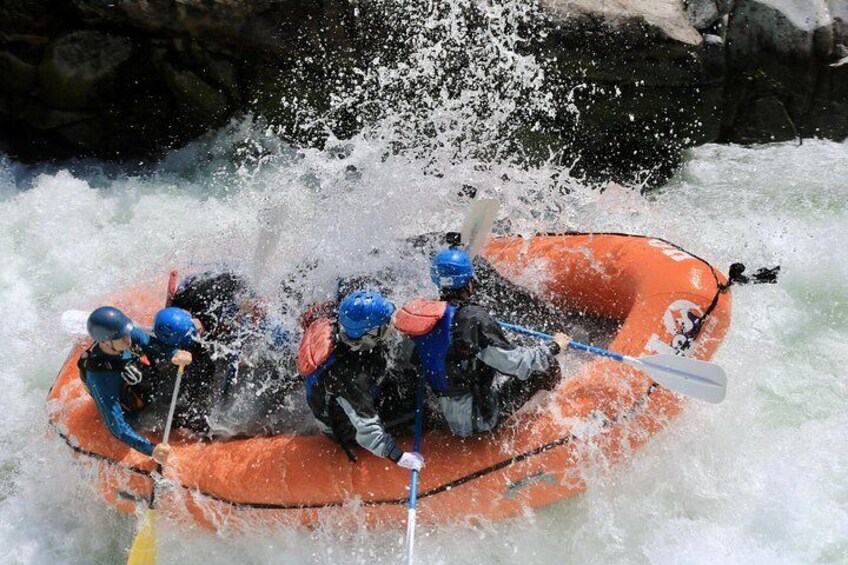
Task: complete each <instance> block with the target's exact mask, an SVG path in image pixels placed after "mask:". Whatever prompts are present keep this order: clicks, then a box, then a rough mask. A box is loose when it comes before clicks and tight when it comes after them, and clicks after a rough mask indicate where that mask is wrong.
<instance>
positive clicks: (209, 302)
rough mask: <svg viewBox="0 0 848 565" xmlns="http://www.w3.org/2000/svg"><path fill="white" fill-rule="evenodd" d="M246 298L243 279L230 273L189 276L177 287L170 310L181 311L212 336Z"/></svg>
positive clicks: (245, 286) (245, 287)
mask: <svg viewBox="0 0 848 565" xmlns="http://www.w3.org/2000/svg"><path fill="white" fill-rule="evenodd" d="M247 294H248V288H247V282H246V281H245V279H244V277H242V276H241V275H238V274H236V273H233V272H229V271H225V272H222V273H212V272H206V273H201V274H198V275H190V276H188V277H186V279H185V280H184V281H183V282H182V284H180V286H179V288H178V289H177V292H176V293H175V295H174V299H173V301H172V302H171V305H172V306H176V307H177V308H182V309H183V310H187V311H188V312H190V313H191V315H192V316H193V317H195V318H197V319H198V320H200V323H201V324H203V327H204V328H205V329H206V331H208V332H214V331H216V330H217V329H218V327H219V326H220V325H221V323H222V322H224V321H226V320H227V319H228V318H229V317H231V316H232V315H233V314H234V313H235V312H236V311H237V310H238V308H239V305H240V303H241V301H242V299H243V298H244V297H245V296H246V295H247Z"/></svg>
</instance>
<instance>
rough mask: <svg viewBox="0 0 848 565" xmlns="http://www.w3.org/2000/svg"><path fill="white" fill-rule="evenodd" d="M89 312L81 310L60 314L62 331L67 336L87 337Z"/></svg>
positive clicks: (66, 311)
mask: <svg viewBox="0 0 848 565" xmlns="http://www.w3.org/2000/svg"><path fill="white" fill-rule="evenodd" d="M89 314H90V312H85V311H83V310H65V311H64V312H62V331H64V332H65V333H66V334H68V335H76V336H84V335H88V328H87V327H86V324H87V323H88V316H89Z"/></svg>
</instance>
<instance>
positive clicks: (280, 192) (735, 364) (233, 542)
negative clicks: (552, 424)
mask: <svg viewBox="0 0 848 565" xmlns="http://www.w3.org/2000/svg"><path fill="white" fill-rule="evenodd" d="M445 17H447V16H445ZM452 17H459V16H455V15H454V16H452ZM503 17H505V16H503V14H494V15H493V16H492V22H493V23H492V26H493V28H492V29H493V31H492V30H490V31H492V33H490V34H489V35H488V36H486V37H485V38H484V37H483V36H481V37H480V38H476V39H473V41H472V44H471V45H470V46H467V47H468V48H470V49H474V48H477V49H480V51H478V52H477V54H478V55H480V57H479V58H478V59H479V60H483V59H485V56H486V53H488V51H486V50H485V49H483V48H482V47H481V46H482V45H484V43H481V42H483V41H484V40H485V41H486V42H488V43H485V45H490V44H491V42H492V41H495V40H498V41H497V42H496V49H495V50H494V52H493V53H494V55H497V54H500V55H503V54H505V53H506V54H508V55H510V56H509V57H500V58H499V59H498V60H501V59H503V62H502V65H503V66H504V69H500V68H498V69H495V70H492V67H485V66H479V67H476V66H474V65H471V68H469V69H467V70H466V72H467V73H469V75H468V76H469V77H477V78H480V77H483V79H486V78H487V77H489V75H490V74H492V73H495V74H496V75H497V73H509V72H512V75H510V76H514V77H515V81H516V82H515V83H514V84H513V86H509V85H507V86H503V84H502V81H501V82H498V84H499V85H500V86H499V87H498V89H495V92H496V94H497V95H493V94H492V92H485V90H486V89H485V88H478V89H477V90H475V89H474V88H473V87H472V86H469V85H471V84H473V82H474V81H469V85H466V86H465V87H464V88H465V90H464V91H463V92H465V95H466V96H467V99H466V100H465V101H464V102H462V103H459V102H457V101H456V99H454V98H451V97H450V96H448V95H445V97H444V99H442V100H438V99H427V100H419V102H421V103H422V104H427V105H429V110H430V113H429V114H427V116H421V115H413V114H414V113H411V110H410V108H411V107H404V106H403V105H402V104H397V100H395V101H394V102H395V105H394V106H391V108H392V110H391V111H388V112H385V115H384V116H383V118H382V119H381V120H379V121H378V122H377V124H376V125H375V126H373V127H369V128H366V130H364V131H363V132H362V133H361V134H359V135H358V136H356V137H354V138H353V139H350V140H346V141H339V140H334V139H331V140H330V142H329V143H328V148H327V149H326V150H323V151H319V150H300V151H298V150H295V149H293V148H291V147H289V146H287V145H285V144H283V143H281V142H279V141H277V138H276V137H275V136H274V135H273V132H271V131H269V130H268V128H267V127H266V126H265V125H263V123H262V122H261V120H253V119H242V120H239V121H235V122H233V123H232V124H230V125H229V126H228V127H226V128H223V129H222V130H221V131H218V132H213V133H210V134H209V135H208V136H207V137H206V138H203V139H200V140H197V141H196V142H194V143H192V144H191V145H189V146H188V147H186V148H183V149H180V150H174V151H171V152H170V153H168V154H167V155H166V156H165V157H164V158H163V159H161V160H157V161H155V162H137V163H136V162H133V163H125V164H123V165H121V166H117V165H112V164H106V163H101V162H97V161H84V160H79V161H74V162H68V163H62V164H52V165H38V166H33V165H22V164H20V163H17V162H15V161H14V160H12V159H9V158H7V157H3V156H0V311H2V313H3V316H2V323H0V386H2V389H1V390H2V392H3V397H4V399H3V401H2V407H3V409H2V410H0V562H2V563H24V564H31V563H32V564H35V563H121V562H123V561H124V560H125V558H126V552H127V548H128V547H129V545H130V543H131V542H132V539H133V537H134V534H135V527H136V519H135V518H133V517H127V516H123V515H118V514H117V513H116V512H114V511H113V510H111V509H110V508H109V507H107V506H106V505H105V503H103V502H102V501H101V500H100V498H99V496H98V495H97V494H96V493H95V492H94V489H93V488H92V487H91V482H90V480H89V479H90V477H89V476H88V475H87V474H86V471H81V470H80V469H79V468H78V466H77V465H76V464H75V463H74V462H73V460H72V457H71V454H70V452H69V450H68V449H67V447H66V446H65V445H64V444H63V443H62V442H61V441H59V440H57V439H56V437H55V436H54V435H53V434H52V433H51V432H50V430H49V428H48V425H47V422H46V414H45V408H44V401H45V397H46V395H47V391H48V388H49V387H50V385H51V383H52V381H53V379H54V378H55V375H56V372H57V370H58V368H59V367H60V365H61V363H62V361H63V359H64V358H65V355H66V354H67V352H68V350H69V348H70V347H71V344H72V338H71V337H69V336H67V335H64V334H63V332H62V331H61V328H60V325H59V317H60V315H61V313H62V312H63V311H65V310H68V309H85V308H90V307H93V306H95V305H97V304H98V300H99V299H100V298H101V297H102V296H104V295H105V294H107V293H109V292H111V291H113V290H114V289H119V288H122V287H126V286H129V285H132V284H134V283H135V282H137V281H139V280H144V279H146V278H150V277H152V276H159V275H161V274H162V273H164V272H167V270H169V269H170V268H172V267H179V268H181V269H187V268H198V267H202V266H205V265H209V264H217V263H221V262H229V263H234V264H237V265H240V266H241V267H242V268H244V269H245V270H246V271H248V272H257V271H256V269H257V263H261V264H262V265H263V268H262V270H261V271H262V272H261V277H260V281H259V285H260V286H262V285H263V284H264V285H266V288H267V289H272V288H274V286H273V284H274V283H273V281H276V280H280V278H282V277H283V276H284V275H285V274H286V273H289V272H291V271H292V269H294V268H295V267H296V266H298V265H302V264H303V261H304V260H305V259H307V258H309V257H313V256H319V257H322V258H325V259H330V260H329V261H326V262H325V263H324V264H326V265H330V266H329V267H326V268H321V269H318V270H317V272H314V273H312V274H311V275H310V277H311V278H310V279H309V287H308V288H307V295H308V298H315V299H318V298H321V297H323V296H326V295H327V294H328V293H330V292H332V281H333V280H334V277H335V276H337V275H338V274H339V273H346V272H351V271H354V270H356V269H357V268H361V267H362V265H363V263H364V264H366V266H367V264H368V263H369V262H376V263H380V264H379V265H376V266H384V265H385V263H386V262H388V263H391V262H392V260H393V257H392V256H391V254H389V255H388V256H386V254H382V255H379V254H378V255H377V256H378V257H379V258H378V259H374V258H373V257H375V255H373V254H371V253H370V251H372V250H373V249H375V248H384V247H387V246H388V247H390V246H391V242H394V241H396V240H397V239H399V238H402V237H406V236H409V235H415V234H418V233H423V232H428V231H445V230H451V229H457V228H458V226H459V224H460V222H461V219H462V215H463V214H464V212H465V210H466V209H467V207H468V203H467V199H466V198H465V197H464V196H462V195H461V194H460V193H461V192H462V189H463V187H468V186H473V187H475V188H476V189H477V190H478V191H479V193H480V194H481V195H484V196H488V197H494V198H497V199H499V200H500V202H501V205H502V208H501V213H500V216H499V222H498V224H497V226H496V230H499V231H501V232H506V231H510V232H514V233H523V234H528V235H529V234H532V233H534V232H539V231H541V232H546V231H563V230H578V231H625V232H631V233H640V234H650V235H654V236H659V237H662V238H664V239H667V240H669V241H672V242H675V243H677V244H679V245H681V246H682V247H683V248H684V249H687V250H688V251H691V252H692V253H695V254H696V255H699V256H701V257H703V258H705V259H707V260H708V261H710V262H711V263H713V264H715V265H716V266H719V267H720V268H722V269H723V270H725V269H726V268H727V266H728V265H729V264H730V263H731V262H734V261H741V262H743V263H745V264H746V265H749V267H753V268H756V267H761V266H773V265H777V264H779V265H781V267H782V272H781V279H780V282H779V284H777V285H768V286H758V287H741V288H738V289H735V290H734V291H733V295H734V303H733V308H734V310H733V321H732V325H731V328H730V331H729V333H728V335H727V337H726V339H725V342H724V344H723V345H722V347H721V349H720V351H719V353H718V355H717V356H716V357H715V361H716V362H718V363H720V364H721V365H722V366H723V367H724V368H725V369H726V371H727V373H728V375H729V391H728V398H727V400H726V401H725V402H724V403H722V404H720V405H715V406H713V405H704V404H698V403H696V402H694V401H692V402H690V403H689V404H688V405H687V409H686V410H685V412H684V413H683V415H682V416H681V417H680V418H679V419H677V420H676V421H674V422H673V423H672V425H671V426H669V428H668V429H667V430H666V431H664V432H662V433H660V434H658V435H657V436H656V437H655V438H653V439H652V440H651V441H650V442H649V443H648V444H647V445H646V446H645V447H644V448H643V449H641V450H640V451H639V452H637V453H636V454H634V455H633V456H632V457H631V458H630V459H629V460H627V461H625V462H623V463H620V464H616V465H614V466H611V467H607V466H604V465H598V466H597V467H593V468H590V469H586V477H585V478H586V481H587V483H588V489H587V491H586V492H585V493H584V494H582V495H579V496H576V497H574V498H572V499H569V500H566V501H563V502H561V503H558V504H554V505H552V506H550V507H546V508H543V509H540V510H536V511H528V512H527V513H526V515H524V516H521V517H518V518H515V519H512V520H508V521H505V522H501V523H497V524H487V525H474V526H471V525H455V526H452V527H448V528H435V529H427V528H423V527H422V528H419V531H418V536H417V544H416V548H417V554H418V556H419V558H420V562H426V563H434V564H440V563H445V564H453V563H462V564H465V563H468V564H471V563H513V562H519V561H522V562H526V563H609V562H621V563H716V562H718V563H751V564H753V563H787V564H788V563H845V562H848V433H847V432H848V379H846V373H845V370H844V369H843V360H844V359H846V358H848V190H846V188H845V182H846V180H845V179H848V144H844V143H843V144H839V143H833V142H825V141H816V140H805V141H804V143H803V145H800V146H799V145H798V144H796V143H791V144H773V145H765V146H760V147H754V148H745V147H738V146H716V145H709V146H704V147H700V148H697V149H694V150H691V151H690V152H688V153H687V155H686V159H685V163H684V165H683V167H682V169H681V170H680V171H679V173H678V174H677V175H676V176H675V177H674V178H673V179H671V181H670V182H669V183H667V184H666V185H665V186H664V187H662V188H660V189H659V190H655V191H652V192H649V193H647V194H645V195H643V194H642V193H641V191H640V190H639V187H618V186H611V187H609V188H608V189H607V190H604V191H600V190H597V188H594V189H593V188H589V187H588V186H586V185H585V184H584V183H582V182H581V181H580V180H579V179H574V178H571V177H570V176H569V174H568V169H567V168H566V167H565V166H563V165H561V164H557V163H556V161H555V160H553V161H551V162H550V163H547V164H543V165H539V166H533V167H524V166H519V165H516V164H515V163H514V162H513V161H511V160H510V159H508V158H501V157H497V156H496V157H495V158H492V155H491V153H486V152H485V151H483V152H475V148H476V149H479V148H480V147H481V146H482V145H484V144H486V143H490V142H492V141H493V140H495V139H496V137H497V135H500V134H502V133H503V132H502V129H503V125H504V124H506V123H508V122H509V120H510V117H511V116H512V114H511V112H512V110H513V108H514V104H513V103H512V102H514V100H515V97H516V96H518V95H519V94H521V93H523V94H521V95H526V92H527V90H528V89H529V90H530V91H531V92H535V96H536V97H537V98H536V102H537V105H536V108H537V110H538V111H541V112H544V111H545V107H546V104H547V103H549V102H550V100H548V99H546V97H545V96H544V93H541V92H538V91H536V90H534V89H537V87H538V84H537V82H536V81H537V78H538V76H537V74H536V73H538V72H541V71H540V70H539V68H540V67H539V66H538V65H537V64H536V63H534V61H532V60H528V59H527V58H524V57H522V56H519V55H516V54H515V52H514V42H515V37H514V35H513V34H514V33H515V32H514V30H512V28H511V27H510V26H503V25H501V26H500V27H498V25H500V24H498V21H499V20H498V18H503ZM511 17H516V16H514V15H513V16H511ZM521 17H527V15H526V13H523V14H522V15H521ZM440 21H441V20H440ZM431 31H432V30H431ZM446 33H447V32H446ZM419 39H420V45H418V47H417V51H415V52H414V53H413V56H411V57H410V59H409V60H408V61H407V63H408V65H407V66H406V67H403V69H404V71H403V72H400V71H399V70H398V69H400V68H401V67H395V68H393V69H388V70H386V69H381V70H380V72H379V73H375V74H374V75H373V77H372V78H373V80H376V81H384V82H389V83H392V84H394V85H395V86H397V85H398V84H400V85H401V86H404V85H406V86H414V85H416V84H419V83H420V81H421V80H422V75H423V76H424V77H425V78H427V77H428V76H429V75H427V73H435V72H437V71H435V70H434V68H436V67H433V65H427V64H425V62H427V61H432V60H433V58H434V57H436V56H437V55H434V49H436V48H435V47H434V45H435V44H436V43H438V41H437V40H438V39H439V38H433V37H430V36H427V37H423V38H419ZM443 39H444V38H442V40H443ZM470 41H471V40H470ZM439 48H440V49H449V48H450V45H449V44H448V43H446V42H445V41H442V43H441V47H439ZM494 55H493V56H494ZM534 65H535V66H534ZM410 68H412V69H413V70H415V71H416V72H415V73H413V72H411V71H410V70H409V69H410ZM416 73H417V74H416ZM487 73H488V74H487ZM498 76H500V75H498ZM411 77H412V78H411ZM429 78H434V77H432V76H430V77H429ZM438 78H439V77H438V76H437V77H435V79H438ZM392 81H394V82H392ZM519 87H520V88H519ZM484 95H485V96H489V100H490V102H491V104H492V107H495V108H499V111H498V112H495V113H492V114H490V115H487V116H484V117H483V118H481V117H480V116H479V115H473V116H472V115H469V114H468V113H467V112H465V108H466V106H468V105H473V104H472V103H473V102H474V100H476V99H478V98H475V97H480V96H484ZM493 96H494V98H493ZM575 111H576V112H579V109H576V110H575ZM424 119H426V120H430V121H431V125H432V129H431V130H430V132H429V133H428V134H427V135H426V137H425V138H422V139H426V140H427V142H426V143H423V142H422V143H421V144H418V145H416V144H414V143H411V141H410V140H414V139H415V138H416V137H415V136H416V135H420V132H418V133H415V132H416V131H418V130H417V129H416V127H417V125H420V123H421V122H420V120H424ZM416 120H419V121H416ZM481 120H482V121H481ZM472 130H473V135H471V136H470V137H468V136H463V135H462V134H463V132H464V133H468V132H469V131H472ZM433 132H436V133H435V135H434V134H433ZM398 139H402V140H403V141H404V143H405V145H406V148H405V150H397V146H395V145H392V141H397V140H398ZM434 139H438V140H439V142H438V143H436V142H434V141H433V140H434ZM469 140H471V141H469ZM469 144H470V145H471V147H469ZM475 144H477V145H476V147H475ZM480 153H485V155H481V154H480ZM260 225H265V226H266V227H267V226H270V229H269V230H266V236H267V231H270V232H271V233H276V234H278V235H279V240H277V239H276V238H275V237H272V238H271V243H270V244H269V245H267V246H266V247H265V250H264V251H263V252H260V253H259V255H260V257H259V258H258V259H257V257H256V255H255V252H254V250H255V249H256V247H257V240H258V238H259V237H260V235H261V232H262V230H261V229H260ZM363 257H365V259H363ZM421 267H422V268H421V269H420V271H421V272H419V270H417V266H416V268H415V269H410V270H409V272H410V273H416V272H418V273H419V274H418V275H415V274H411V275H410V276H412V277H413V278H414V277H415V276H419V277H420V280H419V281H418V282H420V284H421V285H426V284H427V274H426V272H425V270H424V269H423V264H422V265H421ZM269 292H270V290H269ZM319 480H320V479H319ZM403 527H404V526H403V525H402V524H401V525H399V526H398V528H397V529H392V528H385V529H378V530H366V529H358V530H354V531H349V530H345V531H339V530H337V529H336V528H335V527H333V524H326V525H325V526H324V527H322V528H320V529H318V530H315V531H304V530H300V529H283V530H279V531H275V532H271V533H268V532H262V533H256V534H246V535H236V534H234V533H232V532H228V531H226V530H225V531H221V532H219V533H217V534H212V533H210V532H207V531H205V530H201V529H198V528H196V527H194V526H191V525H188V524H181V523H174V522H170V521H164V522H161V531H160V535H159V542H160V556H161V559H162V561H163V562H165V563H181V564H190V563H204V564H206V563H219V562H220V563H230V562H239V563H268V562H279V563H341V562H345V563H357V564H372V563H398V562H399V561H400V559H401V556H402V555H403V546H402V541H403V540H402V538H403V533H404V532H403Z"/></svg>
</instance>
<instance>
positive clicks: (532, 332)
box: [498, 322, 625, 361]
mask: <svg viewBox="0 0 848 565" xmlns="http://www.w3.org/2000/svg"><path fill="white" fill-rule="evenodd" d="M498 324H500V326H501V327H503V328H506V329H508V330H512V331H514V332H516V333H520V334H525V335H532V336H534V337H538V338H541V339H548V340H551V339H553V338H554V336H552V335H550V334H546V333H542V332H537V331H535V330H530V329H527V328H524V327H522V326H516V325H515V324H508V323H506V322H498ZM568 347H570V348H572V349H577V350H578V351H585V352H586V353H593V354H595V355H600V356H602V357H609V358H610V359H615V360H616V361H624V360H625V359H624V355H621V354H620V353H616V352H614V351H607V350H606V349H601V348H600V347H595V346H593V345H586V344H585V343H579V342H576V341H569V342H568Z"/></svg>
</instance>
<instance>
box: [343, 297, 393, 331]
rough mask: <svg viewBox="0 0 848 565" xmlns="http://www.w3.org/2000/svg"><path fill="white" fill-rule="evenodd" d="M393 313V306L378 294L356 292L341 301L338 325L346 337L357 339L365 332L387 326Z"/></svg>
mask: <svg viewBox="0 0 848 565" xmlns="http://www.w3.org/2000/svg"><path fill="white" fill-rule="evenodd" d="M394 311H395V305H394V304H392V303H391V302H389V301H388V300H386V299H385V298H383V296H382V295H381V294H380V293H379V292H373V291H370V290H358V291H356V292H353V293H351V294H349V295H347V297H346V298H345V299H344V300H342V303H341V305H340V306H339V324H341V326H342V329H343V330H344V333H345V334H347V336H348V337H350V338H352V339H359V338H361V337H362V336H363V335H365V334H366V332H368V331H370V330H373V329H375V328H379V327H381V326H383V325H385V324H387V323H388V322H389V320H391V318H392V314H394Z"/></svg>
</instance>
